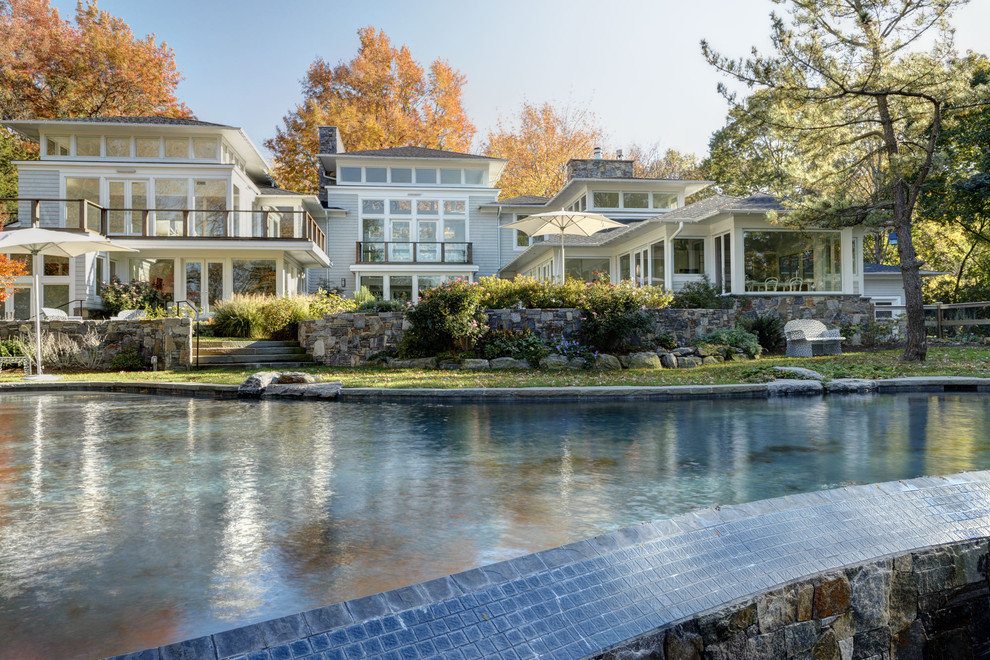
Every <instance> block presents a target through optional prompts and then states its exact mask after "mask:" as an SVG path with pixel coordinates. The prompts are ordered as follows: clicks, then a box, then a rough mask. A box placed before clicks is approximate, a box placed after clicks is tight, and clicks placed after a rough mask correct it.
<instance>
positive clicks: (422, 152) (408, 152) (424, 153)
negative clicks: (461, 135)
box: [335, 147, 497, 160]
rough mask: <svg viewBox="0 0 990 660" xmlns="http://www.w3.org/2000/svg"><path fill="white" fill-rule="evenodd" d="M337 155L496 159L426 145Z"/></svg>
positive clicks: (364, 150)
mask: <svg viewBox="0 0 990 660" xmlns="http://www.w3.org/2000/svg"><path fill="white" fill-rule="evenodd" d="M335 155H337V156H387V157H389V158H458V159H460V158H475V159H477V160H497V159H493V158H489V157H488V156H479V155H477V154H462V153H460V152H458V151H444V150H443V149H428V148H426V147H392V148H390V149H363V150H361V151H345V152H344V153H341V154H335Z"/></svg>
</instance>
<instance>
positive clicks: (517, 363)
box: [491, 357, 532, 369]
mask: <svg viewBox="0 0 990 660" xmlns="http://www.w3.org/2000/svg"><path fill="white" fill-rule="evenodd" d="M491 368H492V369H532V367H531V366H529V362H527V361H526V360H517V359H515V358H510V357H500V358H495V359H494V360H492V361H491Z"/></svg>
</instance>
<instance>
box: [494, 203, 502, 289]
mask: <svg viewBox="0 0 990 660" xmlns="http://www.w3.org/2000/svg"><path fill="white" fill-rule="evenodd" d="M495 254H497V255H498V260H497V263H498V270H496V271H495V277H501V276H502V207H501V206H499V207H498V210H497V211H495Z"/></svg>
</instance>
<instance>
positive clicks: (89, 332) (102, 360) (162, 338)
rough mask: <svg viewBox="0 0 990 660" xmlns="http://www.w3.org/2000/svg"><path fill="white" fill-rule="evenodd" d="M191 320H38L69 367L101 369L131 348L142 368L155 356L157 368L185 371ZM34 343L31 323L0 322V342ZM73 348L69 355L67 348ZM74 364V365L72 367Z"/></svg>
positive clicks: (44, 334)
mask: <svg viewBox="0 0 990 660" xmlns="http://www.w3.org/2000/svg"><path fill="white" fill-rule="evenodd" d="M192 332H193V331H192V320H191V319H187V318H164V319H142V320H136V321H42V323H41V334H42V337H43V338H45V337H50V338H51V339H49V340H47V341H52V342H54V344H55V345H56V346H60V347H61V348H62V350H61V351H60V354H61V355H63V356H64V358H63V359H65V360H66V362H68V363H69V364H67V365H65V366H91V367H94V368H105V367H108V366H109V365H110V362H111V361H112V360H113V358H114V356H115V355H116V354H117V353H118V352H120V351H121V350H123V349H126V348H128V347H134V349H135V350H137V353H138V355H140V356H141V360H142V361H143V362H144V364H145V366H151V358H152V357H153V356H157V357H158V368H160V369H185V368H187V367H188V366H189V362H190V358H191V355H192V341H193V337H192ZM3 339H19V340H21V341H24V342H33V341H34V323H33V322H31V321H0V340H3ZM70 343H71V345H74V346H75V347H76V349H75V350H76V351H77V352H76V353H75V354H74V355H70V353H72V350H73V349H72V348H71V345H70ZM73 361H76V362H77V364H72V362H73Z"/></svg>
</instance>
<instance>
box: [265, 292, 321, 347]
mask: <svg viewBox="0 0 990 660" xmlns="http://www.w3.org/2000/svg"><path fill="white" fill-rule="evenodd" d="M257 318H258V329H259V330H260V334H261V336H263V337H267V338H268V339H274V340H277V341H291V340H294V339H295V338H296V337H298V336H299V322H300V321H304V320H306V319H307V318H310V300H309V298H308V297H306V296H287V297H284V298H269V299H268V300H266V301H265V302H263V303H262V304H261V305H260V306H259V307H258V317H257Z"/></svg>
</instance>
